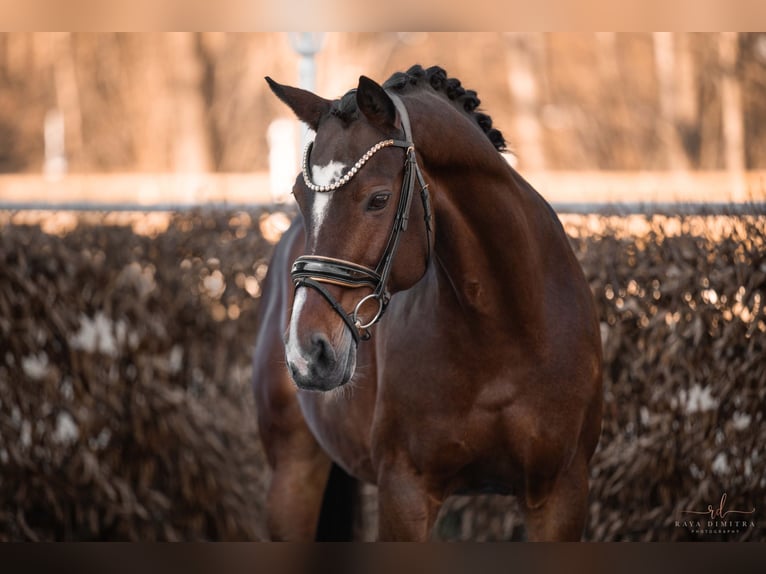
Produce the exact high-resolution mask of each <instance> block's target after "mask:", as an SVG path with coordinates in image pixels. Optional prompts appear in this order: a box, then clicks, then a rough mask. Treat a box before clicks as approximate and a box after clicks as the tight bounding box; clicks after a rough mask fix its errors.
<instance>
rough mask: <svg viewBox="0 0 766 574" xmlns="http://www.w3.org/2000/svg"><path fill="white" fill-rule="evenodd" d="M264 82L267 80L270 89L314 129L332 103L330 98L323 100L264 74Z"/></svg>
mask: <svg viewBox="0 0 766 574" xmlns="http://www.w3.org/2000/svg"><path fill="white" fill-rule="evenodd" d="M266 82H268V84H269V87H270V88H271V91H272V92H274V94H275V95H276V96H277V97H278V98H279V99H280V100H282V101H283V102H284V103H286V104H287V105H288V106H290V109H291V110H292V111H293V112H294V113H295V115H296V116H298V119H299V120H301V121H302V122H306V123H307V124H308V126H309V127H310V128H311V129H312V130H314V131H316V130H317V126H318V125H319V119H320V118H321V117H322V116H323V115H324V114H326V113H327V112H329V111H330V106H331V105H332V102H330V100H325V99H324V98H322V97H320V96H317V95H316V94H314V93H312V92H309V91H308V90H302V89H300V88H293V87H291V86H283V85H282V84H278V83H277V82H275V81H274V80H272V79H271V78H269V77H268V76H266Z"/></svg>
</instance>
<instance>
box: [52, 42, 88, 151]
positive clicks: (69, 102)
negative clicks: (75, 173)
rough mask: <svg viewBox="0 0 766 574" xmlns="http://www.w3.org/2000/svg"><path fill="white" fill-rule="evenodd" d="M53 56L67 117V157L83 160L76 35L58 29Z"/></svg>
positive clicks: (58, 99)
mask: <svg viewBox="0 0 766 574" xmlns="http://www.w3.org/2000/svg"><path fill="white" fill-rule="evenodd" d="M50 42H51V49H50V57H51V61H52V63H53V81H54V86H55V90H56V107H57V108H58V111H59V113H60V114H61V116H62V117H63V120H64V134H65V142H66V148H67V149H66V157H68V158H69V161H70V162H71V161H72V160H74V161H75V162H77V163H78V164H79V163H81V162H82V160H83V157H82V112H81V109H80V91H79V89H78V87H77V75H76V73H75V65H74V54H73V49H72V35H71V34H70V33H69V32H57V33H55V34H52V35H51V37H50Z"/></svg>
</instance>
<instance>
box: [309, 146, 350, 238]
mask: <svg viewBox="0 0 766 574" xmlns="http://www.w3.org/2000/svg"><path fill="white" fill-rule="evenodd" d="M345 169H346V165H345V164H343V163H340V162H339V161H331V162H330V163H328V164H327V165H325V166H319V165H315V166H314V167H312V168H311V180H312V181H313V182H314V184H315V185H331V184H332V183H333V182H335V181H337V180H338V179H339V178H340V176H341V175H342V174H343V171H344V170H345ZM332 194H333V192H332V191H325V192H316V193H315V194H314V204H313V205H312V207H311V223H312V228H313V230H314V241H316V239H317V237H318V236H319V229H320V227H322V223H323V222H324V219H325V217H326V216H327V212H328V211H329V210H328V207H329V205H330V199H331V198H332Z"/></svg>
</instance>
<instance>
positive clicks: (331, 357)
mask: <svg viewBox="0 0 766 574" xmlns="http://www.w3.org/2000/svg"><path fill="white" fill-rule="evenodd" d="M311 358H312V360H313V361H314V363H315V364H316V365H317V367H320V368H328V367H330V368H331V367H332V365H334V364H335V350H334V349H333V348H332V345H331V344H330V340H329V339H328V338H327V337H326V336H325V335H323V334H322V333H314V334H313V335H311Z"/></svg>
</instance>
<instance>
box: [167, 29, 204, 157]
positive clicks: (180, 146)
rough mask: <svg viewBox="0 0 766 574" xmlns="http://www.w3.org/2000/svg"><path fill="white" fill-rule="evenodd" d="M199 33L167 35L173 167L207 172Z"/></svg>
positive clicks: (202, 74) (202, 73)
mask: <svg viewBox="0 0 766 574" xmlns="http://www.w3.org/2000/svg"><path fill="white" fill-rule="evenodd" d="M197 42H198V38H197V34H196V33H192V32H175V33H172V34H168V50H169V56H170V67H171V83H172V86H173V88H174V89H172V90H171V94H172V96H171V97H172V99H173V102H172V105H171V113H172V122H173V130H172V131H173V134H174V140H175V141H174V142H173V157H172V162H173V170H174V171H179V172H204V171H210V170H211V169H212V168H213V161H212V145H211V139H210V133H209V129H208V128H209V126H208V121H207V112H206V105H205V98H204V93H203V80H204V68H203V63H202V61H201V60H200V58H199V55H198V53H197Z"/></svg>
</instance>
